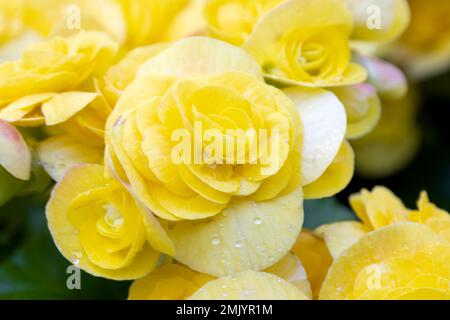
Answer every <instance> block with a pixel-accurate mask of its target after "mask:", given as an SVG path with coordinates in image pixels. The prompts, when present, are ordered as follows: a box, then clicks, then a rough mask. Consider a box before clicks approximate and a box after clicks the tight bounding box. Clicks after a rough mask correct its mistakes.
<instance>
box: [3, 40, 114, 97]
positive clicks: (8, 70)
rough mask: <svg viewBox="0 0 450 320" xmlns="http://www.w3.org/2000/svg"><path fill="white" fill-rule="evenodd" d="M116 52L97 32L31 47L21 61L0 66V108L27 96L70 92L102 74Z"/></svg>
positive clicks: (110, 42)
mask: <svg viewBox="0 0 450 320" xmlns="http://www.w3.org/2000/svg"><path fill="white" fill-rule="evenodd" d="M116 52H117V45H116V43H115V42H114V41H112V40H111V39H110V38H109V37H108V36H107V35H105V34H102V33H97V32H80V33H78V34H77V35H75V36H71V37H69V38H60V37H57V38H53V39H51V40H49V41H47V42H43V43H39V44H36V45H33V46H31V47H29V48H28V49H26V50H25V51H24V52H23V54H22V58H21V59H19V60H17V61H10V62H5V63H2V64H0V73H1V74H2V77H1V78H0V97H1V100H0V106H4V105H5V104H6V103H7V102H13V101H15V100H17V99H20V98H23V97H25V96H28V95H33V94H40V93H52V92H63V91H71V90H73V89H75V88H77V87H79V86H80V85H81V84H82V83H83V82H84V81H85V80H87V79H88V78H89V77H92V76H96V75H99V74H101V73H103V72H104V71H106V68H107V67H109V65H110V64H111V62H112V61H113V59H114V57H115V55H116Z"/></svg>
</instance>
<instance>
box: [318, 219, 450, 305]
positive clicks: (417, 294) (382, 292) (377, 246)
mask: <svg viewBox="0 0 450 320" xmlns="http://www.w3.org/2000/svg"><path fill="white" fill-rule="evenodd" d="M449 262H450V244H449V242H448V241H447V240H445V239H444V238H442V237H440V236H438V235H437V234H436V233H435V232H433V231H432V230H431V229H430V228H428V227H427V226H424V225H421V224H417V223H405V222H401V223H396V224H393V225H389V226H387V227H382V228H380V229H378V230H376V231H373V232H370V233H368V234H366V235H364V236H362V237H361V238H360V239H359V240H357V241H356V242H355V243H354V244H352V245H351V246H350V247H349V248H348V249H347V250H345V251H344V252H343V253H341V254H340V255H339V256H338V257H337V258H336V259H335V261H334V262H333V264H332V266H331V268H330V270H329V272H328V275H327V277H326V279H325V281H324V283H323V285H322V289H321V292H320V299H325V300H328V299H380V300H384V299H407V300H416V299H419V300H420V299H444V300H448V299H450V293H449V286H450V267H449V265H450V264H449Z"/></svg>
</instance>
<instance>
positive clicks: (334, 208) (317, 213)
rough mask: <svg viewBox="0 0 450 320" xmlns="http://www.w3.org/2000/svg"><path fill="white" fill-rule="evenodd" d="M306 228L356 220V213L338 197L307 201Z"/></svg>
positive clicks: (312, 228)
mask: <svg viewBox="0 0 450 320" xmlns="http://www.w3.org/2000/svg"><path fill="white" fill-rule="evenodd" d="M304 205H305V224H304V225H305V228H308V229H311V230H314V229H316V228H317V227H319V226H321V225H324V224H328V223H333V222H338V221H346V220H356V216H355V214H354V213H353V212H352V211H351V210H350V209H349V208H348V207H346V206H344V205H342V204H341V203H340V202H339V201H338V200H337V199H336V198H328V199H321V200H306V201H305V204H304Z"/></svg>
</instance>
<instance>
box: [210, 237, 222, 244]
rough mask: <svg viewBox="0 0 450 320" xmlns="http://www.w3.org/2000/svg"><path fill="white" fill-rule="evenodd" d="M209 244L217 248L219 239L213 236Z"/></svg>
mask: <svg viewBox="0 0 450 320" xmlns="http://www.w3.org/2000/svg"><path fill="white" fill-rule="evenodd" d="M211 243H212V244H213V246H217V245H219V244H220V238H219V237H217V236H215V237H213V238H212V240H211Z"/></svg>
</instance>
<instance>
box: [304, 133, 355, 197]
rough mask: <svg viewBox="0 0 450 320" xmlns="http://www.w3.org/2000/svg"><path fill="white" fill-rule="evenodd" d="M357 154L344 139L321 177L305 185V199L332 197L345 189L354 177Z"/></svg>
mask: <svg viewBox="0 0 450 320" xmlns="http://www.w3.org/2000/svg"><path fill="white" fill-rule="evenodd" d="M354 171H355V154H354V153H353V149H352V147H351V145H350V143H348V142H347V141H344V143H343V144H342V146H341V148H340V149H339V152H338V154H337V155H336V158H334V160H333V162H332V163H331V164H330V166H329V167H328V168H327V169H326V170H325V172H324V173H323V175H321V176H320V178H319V179H317V180H316V181H314V182H313V183H311V184H308V185H307V186H304V187H303V191H304V193H305V199H320V198H326V197H332V196H334V195H336V194H337V193H339V192H341V191H342V190H344V189H345V188H346V187H347V186H348V184H349V183H350V181H351V180H352V178H353V173H354Z"/></svg>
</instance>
